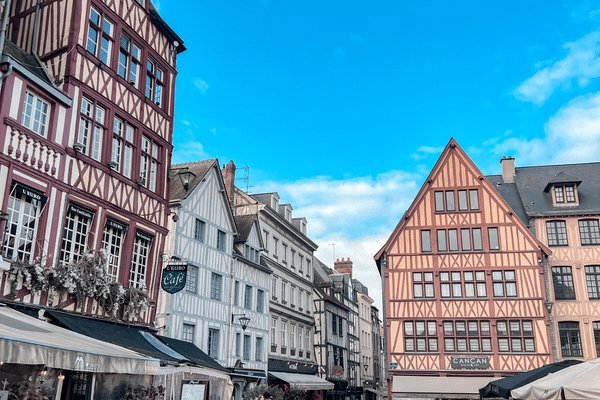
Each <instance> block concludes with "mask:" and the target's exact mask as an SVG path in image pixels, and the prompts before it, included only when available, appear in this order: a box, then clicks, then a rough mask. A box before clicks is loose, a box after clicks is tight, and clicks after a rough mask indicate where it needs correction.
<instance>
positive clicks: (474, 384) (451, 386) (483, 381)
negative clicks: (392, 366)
mask: <svg viewBox="0 0 600 400" xmlns="http://www.w3.org/2000/svg"><path fill="white" fill-rule="evenodd" d="M490 379H492V378H490V377H489V376H488V377H481V376H408V375H405V376H398V375H396V376H394V377H393V379H392V394H393V397H433V398H442V399H444V398H450V399H454V398H464V399H479V389H480V388H482V387H484V386H485V385H487V384H488V383H489V382H490Z"/></svg>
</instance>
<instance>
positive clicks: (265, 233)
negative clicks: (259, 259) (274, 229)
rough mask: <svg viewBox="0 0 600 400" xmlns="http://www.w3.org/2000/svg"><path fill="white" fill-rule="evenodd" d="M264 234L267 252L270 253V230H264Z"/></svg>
mask: <svg viewBox="0 0 600 400" xmlns="http://www.w3.org/2000/svg"><path fill="white" fill-rule="evenodd" d="M263 234H264V236H265V252H266V253H267V254H269V232H267V231H263Z"/></svg>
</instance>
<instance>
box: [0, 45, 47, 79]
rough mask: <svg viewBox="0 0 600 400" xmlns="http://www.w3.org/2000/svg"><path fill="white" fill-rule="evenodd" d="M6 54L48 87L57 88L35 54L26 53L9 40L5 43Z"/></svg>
mask: <svg viewBox="0 0 600 400" xmlns="http://www.w3.org/2000/svg"><path fill="white" fill-rule="evenodd" d="M4 53H5V54H6V55H8V56H10V57H12V58H13V59H14V60H15V61H17V62H18V63H19V64H21V65H22V66H23V67H25V68H27V70H29V71H30V72H31V73H33V74H34V75H35V76H37V77H38V78H40V79H41V80H42V81H44V82H46V83H47V84H48V85H50V86H53V87H54V86H55V85H54V82H52V81H51V80H50V79H48V75H47V74H46V73H45V72H44V71H45V69H46V67H45V66H44V65H43V64H42V63H41V62H40V61H39V59H38V58H37V57H36V56H34V55H33V54H31V53H28V52H26V51H25V50H23V49H22V48H20V47H19V46H17V45H16V44H14V43H13V42H11V41H10V40H8V39H7V40H5V41H4Z"/></svg>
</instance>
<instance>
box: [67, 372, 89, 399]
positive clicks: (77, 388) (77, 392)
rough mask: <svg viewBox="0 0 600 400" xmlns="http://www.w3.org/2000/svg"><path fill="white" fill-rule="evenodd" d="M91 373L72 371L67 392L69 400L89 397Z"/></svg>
mask: <svg viewBox="0 0 600 400" xmlns="http://www.w3.org/2000/svg"><path fill="white" fill-rule="evenodd" d="M91 386H92V374H91V373H88V372H72V373H71V379H70V385H69V386H68V394H67V396H66V398H68V399H69V400H85V399H88V398H90V388H91Z"/></svg>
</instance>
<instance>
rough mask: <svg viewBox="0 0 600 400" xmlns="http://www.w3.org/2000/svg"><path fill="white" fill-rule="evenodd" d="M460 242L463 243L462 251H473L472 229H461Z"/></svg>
mask: <svg viewBox="0 0 600 400" xmlns="http://www.w3.org/2000/svg"><path fill="white" fill-rule="evenodd" d="M460 242H461V243H460V244H461V245H462V251H471V230H470V229H461V230H460Z"/></svg>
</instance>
